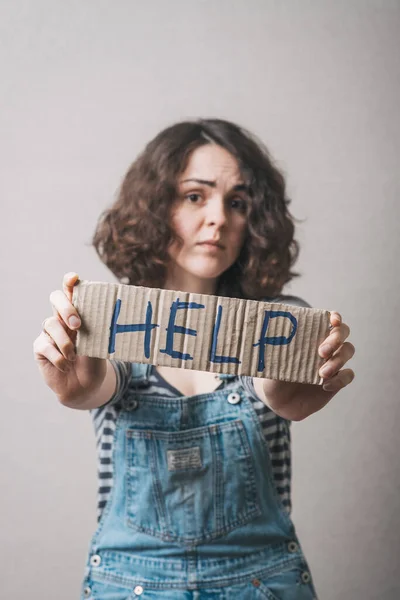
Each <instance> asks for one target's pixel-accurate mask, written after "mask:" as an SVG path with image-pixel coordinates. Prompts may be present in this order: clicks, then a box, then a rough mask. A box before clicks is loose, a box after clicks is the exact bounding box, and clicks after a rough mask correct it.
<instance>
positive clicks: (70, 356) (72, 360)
mask: <svg viewBox="0 0 400 600" xmlns="http://www.w3.org/2000/svg"><path fill="white" fill-rule="evenodd" d="M75 359H76V354H75V353H74V352H71V353H70V354H68V360H70V361H71V362H74V360H75Z"/></svg>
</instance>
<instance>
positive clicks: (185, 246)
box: [34, 119, 354, 600]
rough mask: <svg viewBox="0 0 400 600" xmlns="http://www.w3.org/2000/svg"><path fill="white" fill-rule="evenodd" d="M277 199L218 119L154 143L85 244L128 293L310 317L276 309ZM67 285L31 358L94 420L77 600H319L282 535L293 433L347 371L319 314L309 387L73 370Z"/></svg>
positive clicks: (263, 171)
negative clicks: (94, 493) (221, 299)
mask: <svg viewBox="0 0 400 600" xmlns="http://www.w3.org/2000/svg"><path fill="white" fill-rule="evenodd" d="M287 205H288V200H287V198H286V196H285V183H284V179H283V177H282V175H281V173H280V172H279V171H278V170H277V169H276V168H275V167H274V165H273V163H272V160H271V158H270V156H269V154H268V152H267V150H266V149H265V148H264V147H263V146H262V145H261V144H260V143H259V142H257V141H256V140H255V139H254V138H253V137H252V136H251V135H250V134H249V133H247V132H245V131H244V130H243V129H241V128H239V127H237V126H236V125H234V124H232V123H229V122H226V121H222V120H217V119H206V120H200V121H197V122H184V123H178V124H176V125H174V126H172V127H169V128H167V129H166V130H164V131H162V132H161V133H160V134H159V135H158V136H157V137H156V138H155V139H154V140H152V141H151V142H150V143H149V144H148V146H147V147H146V148H145V150H144V152H143V153H142V154H141V155H140V156H139V157H138V159H137V160H136V161H135V162H134V163H133V165H132V166H131V168H130V169H129V171H128V173H127V175H126V177H125V179H124V181H123V183H122V186H121V190H120V193H119V196H118V198H117V201H116V202H115V204H114V206H113V207H112V208H111V209H110V210H108V211H107V212H106V213H105V215H103V218H102V219H101V220H100V222H99V225H98V228H97V231H96V233H95V236H94V245H95V247H96V249H97V251H98V253H99V255H100V257H101V258H102V260H103V261H104V262H105V264H106V265H107V266H108V267H109V268H110V269H111V271H112V272H113V273H114V274H115V275H116V276H117V277H118V279H120V280H121V281H123V282H126V283H131V284H135V285H145V286H154V287H163V288H165V289H171V290H180V291H190V292H193V293H203V294H216V295H225V296H231V297H241V298H253V299H256V300H260V299H269V300H275V301H279V302H287V303H289V304H298V305H299V304H300V305H306V304H305V303H304V302H302V301H301V300H299V299H298V298H293V297H284V296H280V293H281V290H282V287H283V285H284V284H285V283H286V282H287V281H289V280H290V279H291V277H292V276H293V273H292V272H291V270H290V269H291V266H292V264H293V262H294V260H295V259H296V257H297V244H296V242H295V241H294V239H293V233H294V227H293V221H292V218H291V216H290V214H289V212H288V209H287ZM77 281H78V276H77V275H76V274H73V273H71V274H68V275H66V276H65V277H64V282H63V290H62V291H61V290H60V291H56V292H53V293H52V294H51V303H52V305H53V309H54V314H53V316H52V317H50V318H48V319H46V320H45V322H44V327H43V332H42V333H41V334H40V335H39V337H38V338H37V340H36V341H35V345H34V352H35V356H36V360H37V361H38V365H39V368H40V370H41V372H42V374H43V377H44V379H45V381H46V383H47V384H48V385H49V386H50V387H51V389H52V390H53V391H54V392H55V393H56V395H57V396H58V398H59V400H60V402H61V403H62V404H64V405H65V406H68V407H71V408H80V409H90V410H91V411H92V414H93V418H94V425H95V429H96V433H97V437H98V448H99V503H98V510H99V514H98V517H99V523H98V528H97V531H96V532H95V535H94V536H93V539H92V542H91V545H90V551H89V557H88V562H87V567H86V573H85V579H84V584H83V588H82V598H94V599H97V600H106V599H111V598H112V599H113V600H126V599H127V598H137V597H143V598H157V599H158V598H161V599H164V600H169V599H176V600H180V599H182V600H183V599H186V598H187V599H189V598H198V599H203V598H204V599H206V598H207V599H211V598H212V599H215V600H217V599H222V598H223V599H225V600H228V599H231V598H232V599H233V598H235V599H237V598H240V599H241V600H246V599H253V598H254V599H257V598H260V599H261V598H270V599H274V598H277V599H280V600H289V599H295V598H296V599H299V600H303V599H304V600H306V599H307V600H309V599H312V598H315V597H316V594H315V590H314V586H313V583H312V579H311V575H310V573H309V570H308V566H307V563H306V559H305V557H304V555H303V553H302V550H301V547H300V544H299V542H298V539H297V536H296V533H295V529H294V527H293V524H292V521H291V519H290V508H291V502H290V431H289V426H290V421H291V420H301V419H304V418H306V417H307V416H309V415H310V414H312V413H314V412H316V411H317V410H320V409H321V408H322V407H323V406H325V405H326V404H327V402H329V400H330V399H331V398H332V397H333V396H334V395H335V394H336V393H337V392H338V391H339V390H340V389H341V388H343V387H344V386H346V385H348V384H349V383H350V382H351V381H352V379H353V377H354V373H353V371H352V370H351V369H348V368H343V367H344V366H345V364H346V362H347V361H348V360H349V359H350V358H351V357H352V355H353V354H354V347H353V346H352V344H350V343H349V342H347V341H345V340H346V339H347V337H348V335H349V328H348V326H347V325H345V324H344V323H342V321H341V317H340V315H339V314H338V313H332V314H331V331H330V334H329V336H328V337H327V339H326V340H325V341H324V342H323V344H321V346H320V348H319V349H318V351H319V353H320V355H321V357H323V358H324V359H326V361H325V363H324V366H323V367H322V368H321V377H323V378H324V383H323V385H321V386H312V385H304V384H294V383H288V382H279V381H272V380H266V379H259V378H254V379H253V378H250V377H236V376H226V375H225V376H217V377H216V376H215V374H212V373H205V372H196V371H191V370H184V369H172V368H168V367H160V366H158V367H155V366H151V365H139V364H127V363H121V362H111V361H107V360H100V359H92V358H87V357H81V356H79V357H78V356H76V355H75V352H74V340H75V336H76V331H77V330H78V329H79V327H80V324H81V322H80V318H79V315H78V314H77V311H76V310H75V308H74V306H73V305H72V303H71V299H72V291H73V287H74V285H75V283H76V282H77Z"/></svg>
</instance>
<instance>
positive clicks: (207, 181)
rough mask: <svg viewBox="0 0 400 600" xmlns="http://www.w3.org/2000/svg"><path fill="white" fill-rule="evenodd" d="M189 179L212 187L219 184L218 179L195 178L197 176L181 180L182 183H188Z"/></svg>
mask: <svg viewBox="0 0 400 600" xmlns="http://www.w3.org/2000/svg"><path fill="white" fill-rule="evenodd" d="M188 181H194V182H195V183H201V184H203V185H209V186H210V187H216V185H217V182H216V181H209V180H208V179H195V178H191V179H183V180H182V181H181V183H187V182H188Z"/></svg>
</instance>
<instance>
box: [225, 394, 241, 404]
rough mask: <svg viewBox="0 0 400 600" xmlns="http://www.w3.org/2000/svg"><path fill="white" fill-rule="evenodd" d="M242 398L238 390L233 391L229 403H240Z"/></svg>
mask: <svg viewBox="0 0 400 600" xmlns="http://www.w3.org/2000/svg"><path fill="white" fill-rule="evenodd" d="M240 400H241V397H240V394H238V393H237V392H232V393H230V394H229V396H228V402H229V404H239V402H240Z"/></svg>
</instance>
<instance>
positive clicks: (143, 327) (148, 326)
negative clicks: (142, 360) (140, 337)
mask: <svg viewBox="0 0 400 600" xmlns="http://www.w3.org/2000/svg"><path fill="white" fill-rule="evenodd" d="M120 312H121V300H117V301H116V303H115V307H114V312H113V316H112V319H111V326H110V341H109V344H108V352H109V354H112V353H113V352H115V338H116V336H117V333H124V332H129V331H144V332H145V334H144V355H145V357H146V358H150V336H151V330H152V329H154V328H155V327H159V325H155V324H154V323H152V322H151V319H152V316H153V307H152V305H151V302H150V300H149V301H148V303H147V309H146V322H145V323H139V324H137V325H117V322H118V317H119V313H120Z"/></svg>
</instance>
